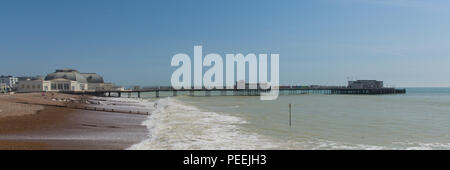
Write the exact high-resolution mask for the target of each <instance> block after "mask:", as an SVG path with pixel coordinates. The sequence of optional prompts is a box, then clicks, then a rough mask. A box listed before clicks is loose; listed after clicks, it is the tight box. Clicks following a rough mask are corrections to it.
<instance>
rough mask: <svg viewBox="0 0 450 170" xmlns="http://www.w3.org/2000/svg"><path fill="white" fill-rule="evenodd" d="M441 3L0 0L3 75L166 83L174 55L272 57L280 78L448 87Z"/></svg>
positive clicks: (448, 14)
mask: <svg viewBox="0 0 450 170" xmlns="http://www.w3.org/2000/svg"><path fill="white" fill-rule="evenodd" d="M449 21H450V1H448V0H314V1H313V0H311V1H302V0H292V1H288V0H282V1H278V0H273V1H266V0H239V1H230V0H204V1H197V0H189V1H184V0H172V1H171V0H164V1H150V0H145V1H133V0H127V1H125V0H104V1H100V0H54V1H50V0H39V1H36V0H29V1H24V0H8V1H4V0H3V1H0V58H1V65H0V74H12V75H15V76H21V75H36V74H39V75H45V74H46V73H49V72H53V71H54V70H55V69H57V68H67V67H68V68H75V69H78V70H80V71H82V72H97V73H99V74H101V75H103V76H104V77H105V79H106V80H107V81H110V82H114V83H117V84H122V85H168V84H169V83H170V77H171V74H172V71H173V70H174V69H175V68H173V67H171V66H170V61H171V58H172V56H173V55H174V54H176V53H188V54H190V55H191V57H192V53H193V46H194V45H203V52H204V53H210V52H215V53H219V54H221V55H223V56H224V54H226V53H238V52H240V53H279V54H280V68H281V69H280V74H281V75H280V80H281V83H283V84H291V83H294V84H345V83H346V81H347V77H353V78H358V79H379V80H384V81H385V83H386V84H388V85H396V86H397V87H400V86H450V22H449Z"/></svg>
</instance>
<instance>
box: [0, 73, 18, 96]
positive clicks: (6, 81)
mask: <svg viewBox="0 0 450 170" xmlns="http://www.w3.org/2000/svg"><path fill="white" fill-rule="evenodd" d="M18 81H19V80H18V78H17V77H13V76H3V75H2V76H0V85H1V86H0V87H1V89H0V91H3V92H9V91H12V90H13V89H14V88H15V87H16V85H17V82H18Z"/></svg>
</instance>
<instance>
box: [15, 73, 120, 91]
mask: <svg viewBox="0 0 450 170" xmlns="http://www.w3.org/2000/svg"><path fill="white" fill-rule="evenodd" d="M112 86H113V85H112V83H104V82H103V77H101V76H100V75H98V74H95V73H80V72H78V71H77V70H74V69H57V70H56V71H55V72H54V73H50V74H48V75H47V76H45V78H42V77H28V78H26V77H25V78H20V79H19V84H18V88H17V91H18V92H42V91H54V92H58V91H88V90H110V89H112Z"/></svg>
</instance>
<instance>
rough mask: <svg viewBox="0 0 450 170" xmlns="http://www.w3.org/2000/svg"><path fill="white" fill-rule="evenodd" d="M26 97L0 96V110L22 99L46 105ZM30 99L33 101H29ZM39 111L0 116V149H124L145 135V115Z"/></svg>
mask: <svg viewBox="0 0 450 170" xmlns="http://www.w3.org/2000/svg"><path fill="white" fill-rule="evenodd" d="M27 95H28V96H27ZM27 95H24V96H21V97H13V98H8V97H6V98H5V96H0V109H1V108H2V106H3V108H5V107H4V105H5V103H7V104H8V105H15V104H14V103H16V104H17V102H22V101H23V100H24V99H23V98H24V97H25V98H27V99H26V100H29V101H28V102H33V103H36V102H44V103H45V102H49V101H45V100H47V99H42V97H43V96H41V97H37V98H36V94H27ZM32 95H34V97H35V98H34V100H33V99H30V97H29V96H32ZM52 97H54V96H52ZM66 97H67V96H66ZM68 97H77V96H68ZM31 98H32V97H31ZM8 102H10V103H8ZM51 102H52V104H57V102H53V101H51ZM59 104H62V103H61V102H59ZM24 105H28V104H24ZM37 106H39V105H37ZM21 107H22V108H26V107H24V106H21ZM30 107H34V106H30ZM40 107H42V109H41V110H36V111H35V112H32V111H29V109H22V110H20V109H19V108H14V107H13V108H14V109H16V110H19V111H18V112H14V113H5V112H3V113H4V115H5V114H6V115H7V116H4V115H3V116H0V149H32V150H41V149H45V150H46V149H50V150H53V149H57V150H59V149H68V150H73V149H74V150H78V149H83V150H84V149H89V150H90V149H94V150H97V149H100V150H105V149H108V150H109V149H126V148H128V147H129V146H131V145H133V144H135V143H139V142H140V141H142V140H143V139H144V138H146V137H147V134H148V132H147V129H146V127H145V126H142V125H141V122H143V121H144V120H145V119H146V118H147V116H146V115H137V114H124V113H112V112H99V111H87V110H79V109H70V108H64V107H53V106H40ZM14 109H13V110H14ZM1 114H2V113H1V112H0V115H1Z"/></svg>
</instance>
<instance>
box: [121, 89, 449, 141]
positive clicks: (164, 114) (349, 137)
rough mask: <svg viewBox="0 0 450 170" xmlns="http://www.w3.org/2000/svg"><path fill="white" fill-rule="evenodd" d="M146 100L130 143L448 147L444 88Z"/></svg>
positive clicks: (447, 93) (184, 96)
mask: <svg viewBox="0 0 450 170" xmlns="http://www.w3.org/2000/svg"><path fill="white" fill-rule="evenodd" d="M149 95H150V94H149ZM144 96H145V95H144ZM144 101H145V100H144ZM147 102H152V104H151V105H150V106H153V107H154V108H153V110H152V114H151V115H150V116H149V118H148V120H147V121H145V122H143V124H144V125H145V126H147V127H148V129H149V137H148V139H146V140H145V141H142V142H141V143H139V144H136V145H133V146H132V147H131V148H130V149H450V88H408V89H407V93H406V94H396V95H323V94H302V95H282V96H280V97H279V98H278V99H277V100H274V101H261V100H259V97H258V96H214V95H213V96H210V97H191V96H187V95H182V94H181V95H179V96H176V97H165V98H160V99H157V100H154V99H151V100H150V99H149V100H148V101H147ZM289 104H291V105H292V109H291V126H289Z"/></svg>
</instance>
